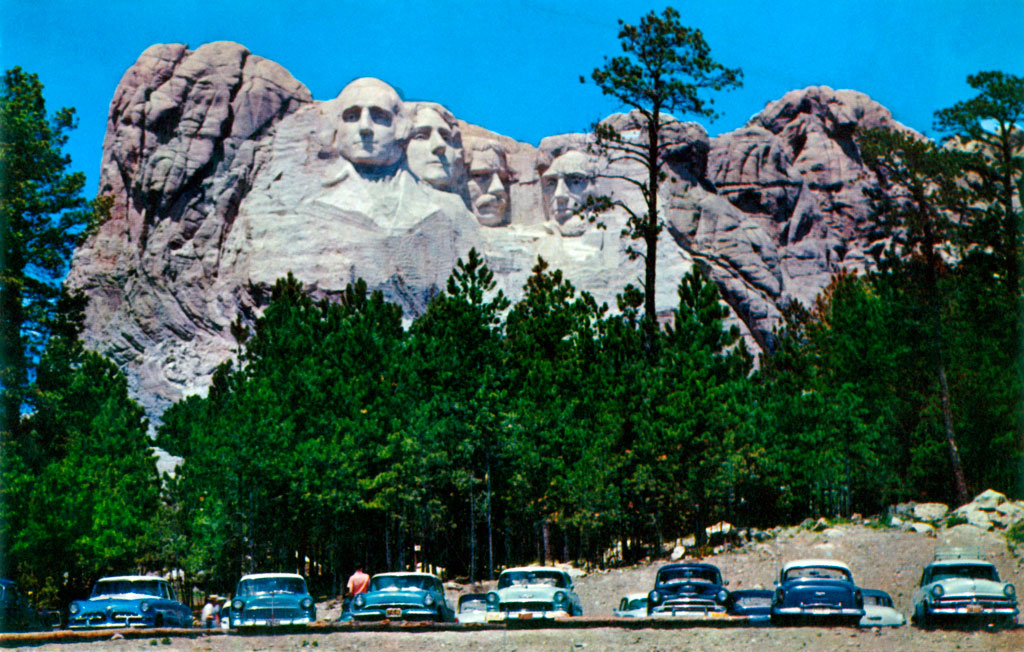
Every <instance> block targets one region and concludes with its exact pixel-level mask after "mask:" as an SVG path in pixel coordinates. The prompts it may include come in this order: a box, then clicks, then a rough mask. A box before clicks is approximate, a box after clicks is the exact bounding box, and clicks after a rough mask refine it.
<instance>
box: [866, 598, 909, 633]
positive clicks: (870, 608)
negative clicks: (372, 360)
mask: <svg viewBox="0 0 1024 652" xmlns="http://www.w3.org/2000/svg"><path fill="white" fill-rule="evenodd" d="M861 594H862V595H863V596H864V617H863V618H861V619H860V626H861V627H902V626H903V625H906V624H907V617H906V616H904V615H903V614H902V613H900V612H899V611H896V607H894V606H893V604H892V597H890V596H889V594H888V593H886V592H885V591H879V590H877V589H861Z"/></svg>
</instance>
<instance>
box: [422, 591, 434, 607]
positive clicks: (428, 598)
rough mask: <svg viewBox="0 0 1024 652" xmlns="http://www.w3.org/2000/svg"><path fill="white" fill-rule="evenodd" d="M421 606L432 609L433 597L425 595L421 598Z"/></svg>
mask: <svg viewBox="0 0 1024 652" xmlns="http://www.w3.org/2000/svg"><path fill="white" fill-rule="evenodd" d="M423 606H424V607H433V606H434V596H432V595H430V594H429V593H428V594H426V595H425V596H423Z"/></svg>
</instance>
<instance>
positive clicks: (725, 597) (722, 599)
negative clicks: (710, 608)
mask: <svg viewBox="0 0 1024 652" xmlns="http://www.w3.org/2000/svg"><path fill="white" fill-rule="evenodd" d="M728 599H729V592H728V591H726V590H725V589H722V590H721V591H719V592H718V601H719V602H725V601H726V600H728Z"/></svg>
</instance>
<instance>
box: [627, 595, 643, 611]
mask: <svg viewBox="0 0 1024 652" xmlns="http://www.w3.org/2000/svg"><path fill="white" fill-rule="evenodd" d="M646 608H647V598H637V599H635V600H630V601H629V611H632V610H634V609H646Z"/></svg>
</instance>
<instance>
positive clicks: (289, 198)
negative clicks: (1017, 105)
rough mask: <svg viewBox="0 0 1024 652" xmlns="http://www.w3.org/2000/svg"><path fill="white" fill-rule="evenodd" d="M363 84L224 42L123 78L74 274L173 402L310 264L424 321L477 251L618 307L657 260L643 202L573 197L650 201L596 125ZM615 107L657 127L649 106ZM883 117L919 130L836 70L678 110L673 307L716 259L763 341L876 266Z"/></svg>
mask: <svg viewBox="0 0 1024 652" xmlns="http://www.w3.org/2000/svg"><path fill="white" fill-rule="evenodd" d="M357 82H358V83H356V82H354V83H353V84H350V85H349V87H346V90H344V91H342V93H341V95H339V97H338V98H336V99H334V100H330V101H323V102H319V101H313V99H312V97H311V95H310V93H309V91H308V90H307V89H306V88H305V87H304V86H303V85H302V84H301V83H299V82H298V81H296V80H295V79H294V78H292V76H291V75H290V74H289V73H288V72H287V71H286V70H284V69H283V68H281V67H280V66H279V65H277V64H275V63H273V62H271V61H268V60H266V59H263V58H261V57H258V56H255V55H253V54H251V53H250V52H249V51H248V50H246V49H245V48H244V47H242V46H240V45H238V44H235V43H226V42H220V43H211V44H207V45H204V46H202V47H200V48H198V49H196V50H195V51H190V50H188V49H187V48H186V47H185V46H182V45H154V46H152V47H150V48H149V49H148V50H146V51H145V52H144V53H143V54H142V56H140V58H139V60H138V61H137V62H136V63H135V65H133V66H132V67H131V68H130V69H129V70H128V71H127V72H126V73H125V75H124V77H123V78H122V80H121V83H120V84H119V85H118V88H117V90H116V91H115V94H114V98H113V100H112V102H111V105H110V116H109V121H108V125H107V134H106V138H105V141H104V153H103V164H102V170H101V177H100V191H101V193H102V194H105V195H109V196H111V197H112V198H113V200H114V205H113V209H112V212H111V216H110V219H109V220H108V221H107V222H106V223H104V224H103V225H102V227H101V228H100V229H99V231H98V232H97V233H96V234H94V235H93V236H92V237H91V238H90V239H89V240H88V241H87V242H86V243H85V244H84V245H83V246H82V247H81V248H80V249H79V250H78V251H77V252H76V254H75V257H74V260H73V264H72V270H71V273H70V275H69V280H68V283H69V285H70V286H71V287H77V288H80V289H82V290H84V291H85V292H86V293H87V295H88V296H89V297H90V299H91V301H90V304H89V308H88V311H87V326H86V332H85V338H86V341H87V344H88V345H89V346H90V347H91V348H93V349H96V350H98V351H100V352H102V353H104V354H106V355H108V356H110V357H111V358H113V359H114V360H115V361H116V362H117V363H118V364H119V365H120V366H121V368H122V369H124V370H125V372H126V374H127V375H128V378H129V382H130V384H131V389H132V392H133V393H134V395H135V396H136V397H137V398H139V399H140V400H141V401H142V402H143V404H144V405H145V406H146V407H147V410H148V411H149V414H150V415H151V416H152V417H158V416H159V414H160V413H161V412H162V411H163V409H165V408H166V406H167V405H169V404H170V403H171V402H173V401H175V400H177V399H178V398H180V397H181V396H183V395H186V394H189V393H195V392H202V391H204V390H205V388H206V387H207V385H208V383H209V380H210V376H211V374H212V372H213V370H214V369H215V367H216V365H217V364H219V363H220V362H222V361H223V360H225V359H227V358H229V357H230V356H231V355H233V353H234V351H235V349H236V348H237V345H236V343H235V342H234V341H233V339H232V337H231V335H230V330H229V325H230V323H231V322H232V321H234V320H235V319H236V318H238V317H241V318H242V319H243V320H247V321H252V320H253V319H255V318H256V316H257V315H258V314H259V313H260V311H261V309H262V307H263V305H264V304H265V301H266V297H267V296H268V292H267V289H268V288H269V286H271V285H272V284H273V283H274V281H275V280H276V279H277V278H280V277H282V276H284V275H285V274H287V273H288V272H291V273H293V274H294V275H295V276H296V277H297V278H298V279H299V280H300V281H302V282H303V283H304V284H306V285H307V286H308V287H309V288H311V290H312V291H313V292H314V293H315V294H317V295H318V296H326V297H330V296H333V295H336V294H337V293H338V292H340V291H341V290H342V289H344V287H345V285H346V284H347V283H349V282H352V281H354V280H355V279H357V278H360V277H361V278H364V279H365V280H366V281H367V283H368V284H369V286H370V287H371V288H372V289H380V290H382V291H383V292H384V293H385V295H386V296H387V297H388V298H389V299H390V300H392V301H395V302H397V303H399V304H400V305H401V306H402V308H403V310H404V313H405V315H406V317H407V318H409V319H412V318H415V317H416V316H417V315H419V314H422V312H423V311H424V310H425V308H426V305H427V303H428V301H429V300H430V298H431V297H432V296H433V295H434V294H436V293H437V292H438V291H439V290H440V289H441V288H442V287H443V286H444V283H445V281H446V279H447V277H448V275H449V274H450V272H451V269H452V267H453V265H454V264H455V261H456V260H457V259H458V258H460V257H464V256H465V255H466V253H467V252H468V251H469V249H470V248H471V247H476V248H477V250H478V251H480V252H481V253H482V254H483V255H484V257H485V259H486V261H487V263H488V265H489V266H490V267H491V269H492V270H493V271H494V272H495V277H496V280H497V281H498V283H499V285H500V286H501V287H502V289H504V291H505V292H506V293H507V294H509V295H510V296H511V297H512V298H513V299H516V298H518V297H519V296H521V293H522V286H523V284H524V283H525V280H526V278H527V277H528V275H529V273H530V269H531V268H532V267H533V266H534V265H535V263H536V261H537V257H538V256H542V257H543V258H544V259H545V260H547V261H548V262H549V263H550V264H551V266H552V267H553V268H560V269H562V270H563V272H564V273H565V276H566V278H568V279H569V280H570V281H572V282H573V283H574V284H575V285H576V286H577V287H578V288H580V289H582V290H587V291H589V292H591V293H593V294H594V295H595V297H596V298H597V299H598V300H599V301H601V302H607V303H609V305H612V306H614V305H615V295H616V294H617V293H618V292H620V291H621V290H622V288H623V287H624V286H625V285H626V284H627V283H638V279H640V278H642V269H641V263H640V262H639V261H630V260H629V258H628V256H627V255H626V246H627V244H628V243H627V242H626V241H625V240H624V239H623V238H621V237H620V231H621V230H622V228H623V226H624V224H625V219H626V218H625V214H624V213H623V212H614V211H613V212H611V213H608V214H605V215H603V216H602V217H601V220H600V221H601V222H603V223H604V224H605V226H606V228H604V229H599V228H597V227H596V225H595V224H594V223H591V222H587V221H585V220H583V219H581V218H580V217H578V216H571V215H570V213H571V212H572V209H573V208H574V207H576V206H578V205H579V204H580V203H581V202H582V201H585V198H586V197H587V196H592V195H600V194H611V195H613V196H614V197H615V198H616V199H619V200H622V201H625V202H627V203H628V204H629V205H630V206H633V207H636V208H639V207H640V196H639V193H638V192H637V191H636V189H635V188H634V187H633V186H632V185H630V184H629V183H626V182H623V181H622V180H621V179H617V178H616V177H621V176H624V175H625V176H632V177H634V178H639V177H641V175H642V173H643V170H642V169H641V168H639V167H638V166H636V165H635V164H629V163H609V162H608V161H606V160H602V159H600V158H597V157H594V156H592V155H590V154H588V153H587V146H588V144H590V143H591V142H592V140H593V139H592V135H590V134H563V135H557V136H551V137H549V138H545V139H544V140H543V141H541V143H540V144H539V146H537V147H534V146H532V145H529V144H526V143H520V142H516V141H514V140H512V139H509V138H506V137H504V136H501V135H498V134H495V133H493V132H490V131H488V130H486V129H485V128H483V127H479V126H476V125H471V124H467V123H465V122H463V121H461V120H458V119H457V118H455V117H454V116H451V114H450V113H449V112H448V111H447V110H446V109H444V107H441V106H440V105H436V104H433V103H426V102H415V103H413V102H402V101H401V100H399V99H397V94H393V91H392V90H391V89H390V87H389V86H387V84H385V83H384V82H380V81H379V80H371V79H363V80H357ZM607 121H609V122H611V123H612V124H613V125H614V126H615V127H616V128H617V129H619V131H620V132H622V133H623V134H624V135H625V136H626V137H627V138H631V139H640V138H645V137H646V136H645V134H644V133H643V131H642V129H641V126H640V123H639V121H638V120H637V116H636V115H632V114H616V115H613V116H610V117H609V118H607ZM878 125H890V126H894V127H898V128H901V127H900V126H899V125H898V124H896V123H894V122H893V121H892V117H891V116H890V115H889V113H888V111H886V110H885V109H884V108H883V107H881V106H879V105H878V104H876V103H874V102H872V101H871V100H870V99H869V98H867V96H865V95H863V94H860V93H855V92H852V91H832V90H831V89H828V88H825V87H812V88H808V89H804V90H802V91H793V92H791V93H788V94H787V95H786V96H785V97H783V98H782V99H781V100H778V101H777V102H773V103H770V104H768V105H767V106H766V107H765V110H764V111H762V112H761V113H760V114H758V115H757V116H755V117H754V118H752V119H751V121H750V122H749V123H748V124H747V125H746V126H745V127H743V128H741V129H738V130H736V131H734V132H731V133H728V134H724V135H722V136H719V137H718V138H715V139H709V138H708V135H707V133H706V132H705V131H704V129H703V128H702V127H700V126H699V125H697V124H695V123H687V122H671V123H670V124H669V125H668V126H667V127H666V129H665V133H664V138H665V141H666V142H667V143H669V146H668V147H667V148H666V151H665V158H666V163H667V169H668V171H669V173H670V177H669V180H668V182H667V183H666V184H665V186H664V188H663V192H662V196H661V205H662V206H663V207H664V213H663V217H664V219H665V223H666V226H667V228H666V229H665V231H664V232H663V233H662V237H661V241H660V242H659V270H658V273H659V276H658V278H659V285H658V287H657V292H656V297H655V298H656V304H657V306H658V309H659V312H661V313H664V314H668V313H669V311H671V309H672V308H674V307H675V304H676V301H677V295H676V286H677V285H678V282H679V280H680V278H681V277H682V276H683V275H684V274H685V273H686V272H687V271H689V270H690V269H691V268H692V266H693V265H694V264H698V265H700V266H701V267H702V268H703V269H704V270H705V271H707V272H708V273H709V274H710V275H711V277H712V278H713V279H714V280H715V281H716V282H717V283H718V285H719V287H720V288H721V289H722V291H723V294H724V297H725V299H726V301H727V302H728V303H729V305H730V306H731V307H732V309H733V311H734V314H735V321H736V323H738V324H739V325H740V326H741V327H742V329H743V331H744V333H745V334H746V335H747V336H748V338H750V339H751V340H752V342H753V343H755V344H756V345H759V346H769V347H770V345H771V341H770V334H771V328H772V326H773V325H774V324H775V323H776V322H777V320H778V318H779V315H780V312H779V307H780V305H782V304H783V303H784V302H786V301H790V300H793V299H798V300H800V301H803V302H805V303H810V302H811V301H813V299H814V297H815V296H816V295H817V293H818V292H819V291H820V290H821V289H822V288H823V287H824V286H825V285H826V284H827V283H828V281H829V279H830V276H831V274H833V273H834V272H836V271H838V270H853V271H862V270H864V269H867V268H868V267H869V265H870V256H869V252H870V251H871V248H872V247H873V246H876V243H877V241H878V238H879V236H878V235H877V234H876V233H874V231H873V229H872V227H871V225H870V222H869V220H868V206H867V202H866V200H865V199H864V197H863V194H862V193H863V189H864V188H866V187H869V186H871V185H872V184H873V182H874V181H873V178H872V177H871V175H870V174H869V173H868V172H867V171H866V170H865V169H864V168H863V166H862V165H861V163H860V160H859V157H858V155H857V151H856V147H855V145H854V142H853V139H852V137H853V133H854V131H855V130H856V129H857V128H858V126H878ZM396 148H397V149H396ZM407 153H408V157H407V156H406V154H407Z"/></svg>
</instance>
